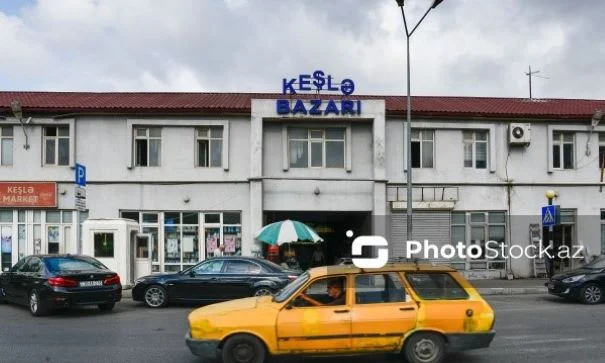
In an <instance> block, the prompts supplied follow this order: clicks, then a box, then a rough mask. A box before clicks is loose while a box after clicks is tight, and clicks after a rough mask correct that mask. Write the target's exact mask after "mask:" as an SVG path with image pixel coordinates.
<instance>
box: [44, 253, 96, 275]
mask: <svg viewBox="0 0 605 363" xmlns="http://www.w3.org/2000/svg"><path fill="white" fill-rule="evenodd" d="M46 267H47V268H48V270H49V271H50V272H51V273H59V272H69V271H90V270H98V269H101V270H107V267H106V266H105V265H103V264H102V263H100V262H98V261H94V260H92V259H84V258H67V257H59V258H49V259H47V260H46Z"/></svg>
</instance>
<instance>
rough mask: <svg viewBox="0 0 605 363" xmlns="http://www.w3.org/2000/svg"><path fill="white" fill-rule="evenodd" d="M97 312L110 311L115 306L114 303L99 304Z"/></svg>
mask: <svg viewBox="0 0 605 363" xmlns="http://www.w3.org/2000/svg"><path fill="white" fill-rule="evenodd" d="M98 306H99V310H101V311H111V310H113V308H114V307H115V306H116V303H115V302H112V303H107V304H99V305H98Z"/></svg>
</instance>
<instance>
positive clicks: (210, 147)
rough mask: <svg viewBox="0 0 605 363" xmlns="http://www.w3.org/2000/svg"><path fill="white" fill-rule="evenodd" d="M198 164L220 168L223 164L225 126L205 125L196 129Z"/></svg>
mask: <svg viewBox="0 0 605 363" xmlns="http://www.w3.org/2000/svg"><path fill="white" fill-rule="evenodd" d="M196 140H197V161H196V165H197V166H199V167H204V168H218V167H221V165H222V164H223V127H222V126H213V127H203V128H199V129H197V130H196Z"/></svg>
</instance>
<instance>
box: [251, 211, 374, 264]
mask: <svg viewBox="0 0 605 363" xmlns="http://www.w3.org/2000/svg"><path fill="white" fill-rule="evenodd" d="M286 219H291V220H296V221H299V222H302V223H305V224H306V225H308V226H309V227H311V228H313V229H314V230H315V231H316V232H317V234H319V236H320V237H321V238H323V240H324V242H323V243H320V244H311V243H296V244H291V245H285V246H282V247H280V248H279V256H278V259H279V261H275V262H278V263H280V264H281V263H284V262H285V261H286V260H287V259H288V257H292V256H293V257H294V258H295V259H296V261H297V262H298V264H299V265H300V268H302V269H303V270H305V269H307V268H309V267H314V266H316V265H318V263H314V262H313V261H314V258H313V257H314V253H315V257H317V256H318V255H319V253H318V252H319V251H321V253H322V254H323V257H324V258H323V263H322V264H319V265H323V266H325V265H333V264H335V263H338V261H339V260H340V259H341V258H346V257H350V255H351V243H352V242H353V239H355V237H358V236H361V235H370V234H371V233H372V222H371V220H372V218H371V214H370V212H281V211H280V212H265V213H264V225H267V224H270V223H273V222H279V221H283V220H286ZM348 230H351V231H353V236H352V238H349V237H347V235H346V232H347V231H348ZM318 250H319V251H318ZM316 251H317V252H316ZM270 252H271V251H270V249H269V246H268V245H266V244H263V255H264V256H266V257H269V254H270ZM276 257H277V256H276Z"/></svg>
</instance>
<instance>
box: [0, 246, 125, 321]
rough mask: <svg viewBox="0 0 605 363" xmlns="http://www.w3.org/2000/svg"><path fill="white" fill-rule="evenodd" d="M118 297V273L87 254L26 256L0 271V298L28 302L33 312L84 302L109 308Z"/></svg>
mask: <svg viewBox="0 0 605 363" xmlns="http://www.w3.org/2000/svg"><path fill="white" fill-rule="evenodd" d="M121 299H122V284H121V282H120V276H118V274H117V273H115V272H113V271H111V270H109V269H108V268H107V266H105V265H103V264H102V263H101V262H99V261H98V260H96V259H94V258H92V257H89V256H79V255H32V256H27V257H24V258H23V259H21V260H20V261H19V262H17V264H16V265H14V266H13V267H12V268H11V269H10V271H9V272H5V273H3V274H2V275H0V302H4V301H8V302H12V303H15V304H19V305H25V306H28V307H29V310H30V312H31V313H32V315H35V316H40V315H45V314H47V313H49V312H50V311H52V310H54V309H58V308H69V307H77V306H85V305H97V306H98V307H99V309H101V310H103V311H110V310H112V309H113V308H114V306H115V304H116V303H117V302H119V301H120V300H121Z"/></svg>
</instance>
